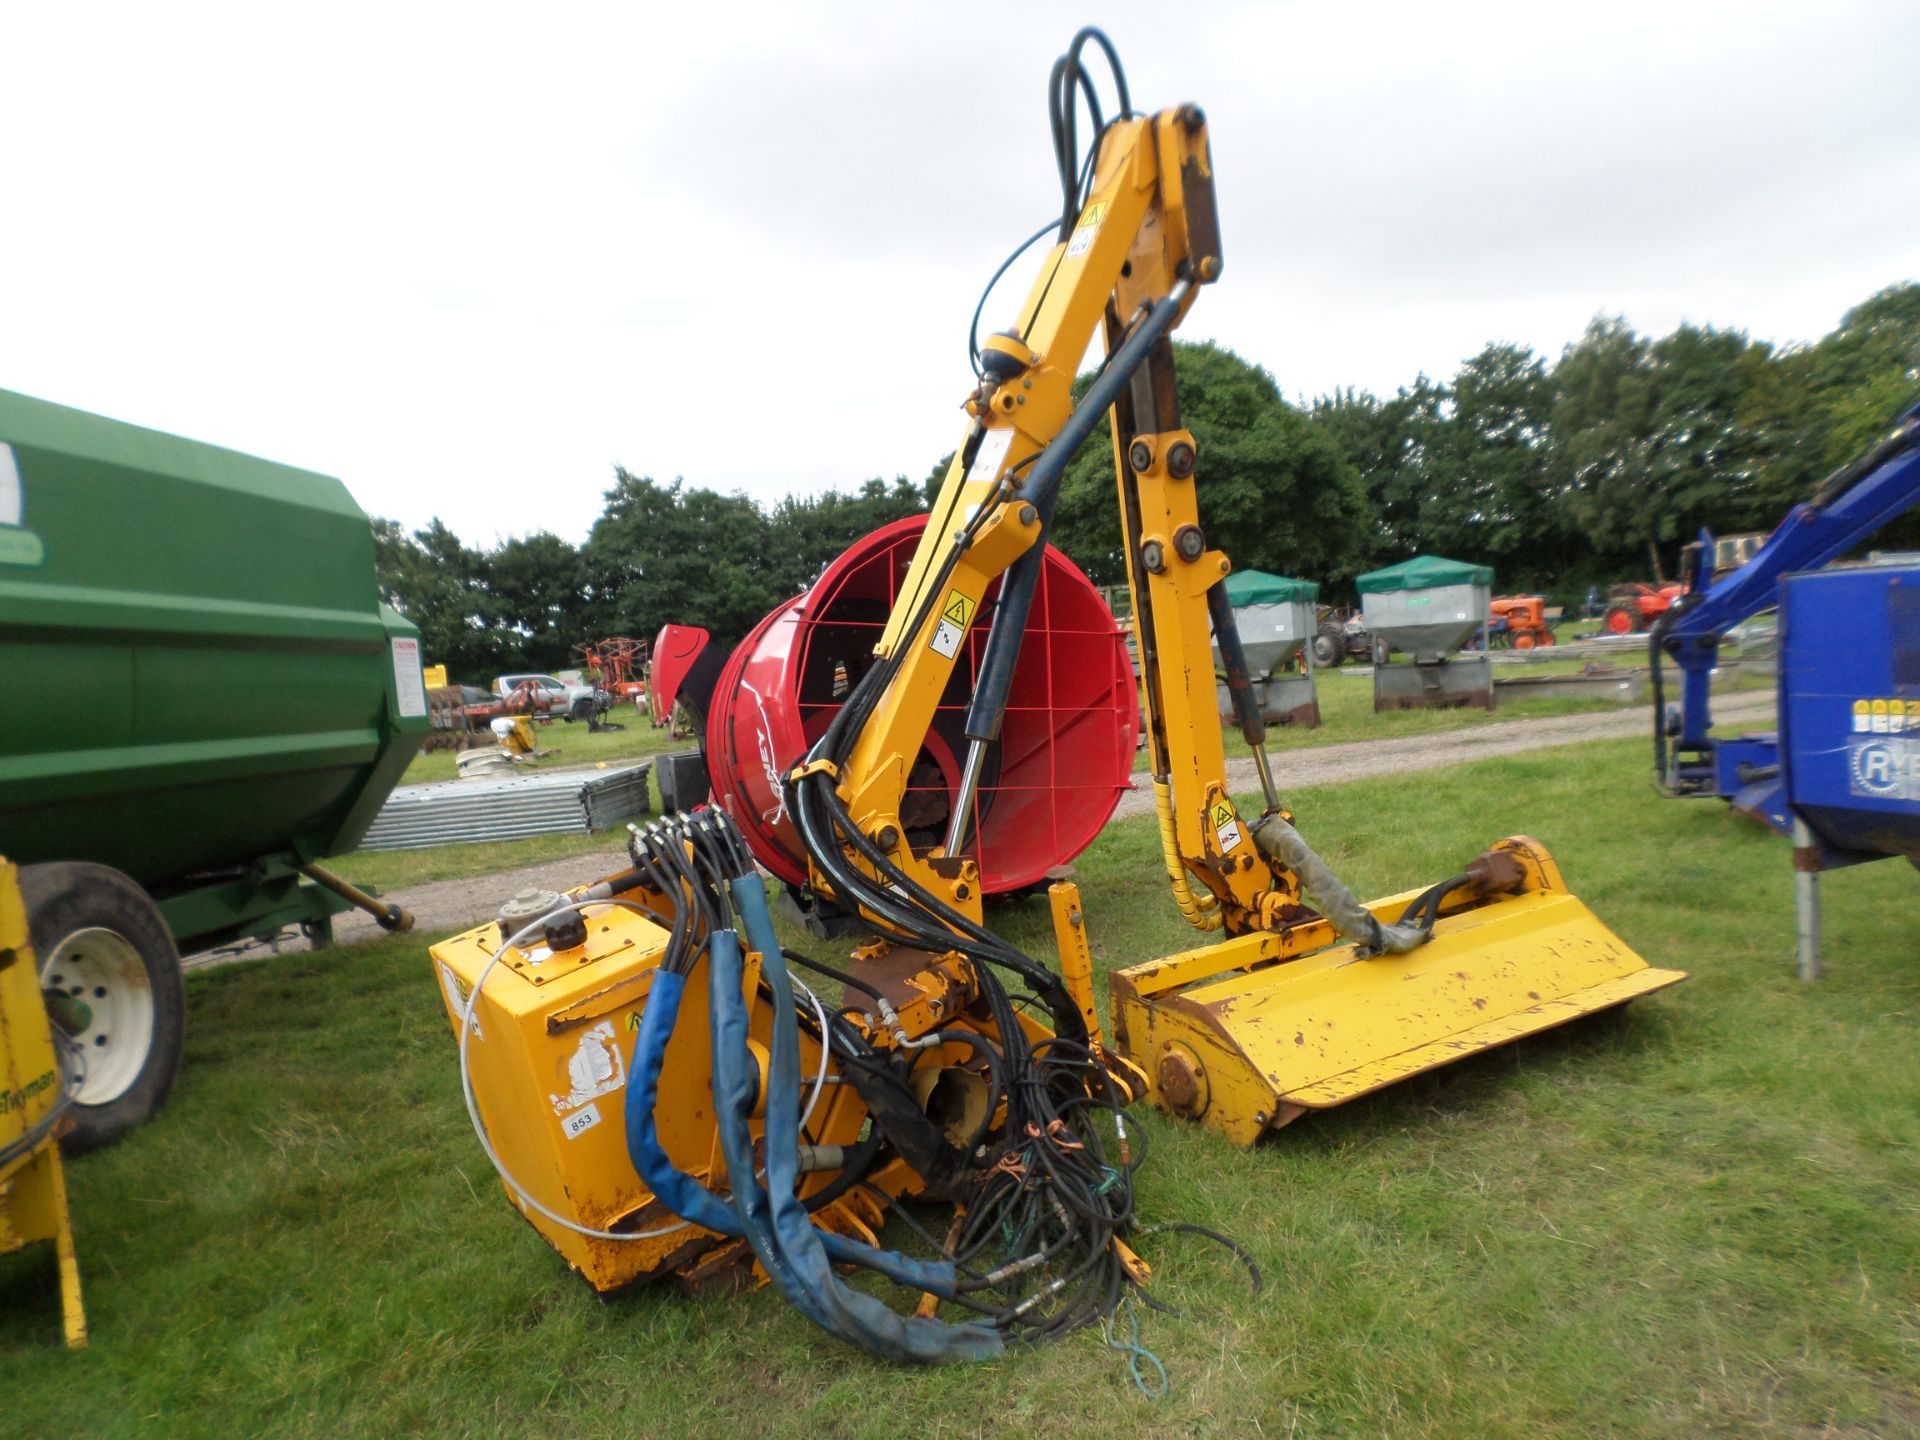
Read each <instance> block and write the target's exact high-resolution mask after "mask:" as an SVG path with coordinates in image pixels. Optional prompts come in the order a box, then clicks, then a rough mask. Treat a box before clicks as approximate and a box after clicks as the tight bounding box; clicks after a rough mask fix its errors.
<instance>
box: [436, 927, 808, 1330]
mask: <svg viewBox="0 0 1920 1440" xmlns="http://www.w3.org/2000/svg"><path fill="white" fill-rule="evenodd" d="M558 898H559V897H557V896H548V897H546V900H547V901H550V902H557V901H558ZM513 903H514V904H516V905H523V908H525V909H530V910H531V912H532V913H533V914H538V913H540V909H541V905H542V903H543V902H542V901H541V900H539V899H537V898H536V899H532V900H529V901H526V902H524V904H523V902H522V900H520V899H518V898H517V899H516V901H515V902H513ZM509 923H515V922H512V921H510V922H509ZM520 923H524V922H520ZM548 934H549V940H550V941H551V943H549V942H548V941H539V942H530V943H529V945H528V947H527V948H526V949H524V950H521V949H509V950H507V951H506V952H505V953H504V954H503V955H502V956H501V959H500V961H499V963H498V964H492V961H493V957H494V955H495V954H496V952H498V951H499V950H500V946H501V942H502V939H503V936H502V933H501V928H500V926H499V925H498V924H488V925H482V926H480V927H479V928H478V929H475V930H470V931H468V932H467V933H466V934H464V935H457V936H454V937H453V938H451V939H448V940H443V941H441V942H440V943H439V944H438V945H435V946H434V947H433V949H432V956H433V963H434V968H435V970H436V971H437V972H438V974H439V977H440V988H441V998H442V999H443V1000H444V1001H445V1002H446V1006H447V1016H448V1020H449V1022H450V1023H451V1024H452V1026H453V1028H454V1036H455V1039H456V1040H458V1038H459V1027H460V1017H461V1015H462V1014H463V1013H465V1010H466V1006H467V1000H468V997H469V996H470V995H471V994H472V991H473V986H474V985H475V983H476V982H478V981H479V979H480V977H481V975H482V974H483V972H485V973H486V981H485V984H484V986H483V987H482V989H481V993H480V1000H479V1003H478V1004H477V1005H475V1006H474V1013H473V1030H472V1034H471V1036H470V1038H469V1040H468V1044H467V1073H468V1075H469V1076H470V1077H471V1084H472V1089H473V1097H474V1101H475V1103H476V1104H477V1106H478V1109H479V1112H480V1118H481V1121H482V1123H483V1124H484V1126H485V1128H486V1134H487V1138H488V1141H489V1143H490V1144H491V1145H492V1147H493V1150H494V1152H495V1154H496V1156H497V1157H498V1160H499V1163H500V1164H501V1165H502V1166H503V1167H504V1168H505V1170H506V1172H507V1173H508V1174H509V1175H511V1176H512V1177H513V1178H514V1180H515V1181H517V1182H518V1183H519V1184H520V1186H521V1187H522V1188H523V1189H524V1190H525V1191H526V1192H527V1193H528V1194H530V1195H531V1196H532V1197H533V1198H534V1199H535V1200H537V1201H539V1202H540V1204H542V1205H544V1206H546V1207H547V1208H548V1209H550V1210H552V1211H554V1212H556V1213H557V1214H560V1215H563V1216H565V1217H566V1218H567V1219H569V1220H571V1221H573V1222H574V1223H575V1224H578V1225H580V1226H583V1227H585V1228H586V1229H590V1230H599V1231H606V1232H613V1233H619V1234H637V1235H643V1236H645V1237H646V1238H641V1239H633V1240H613V1239H596V1238H592V1237H589V1236H585V1235H581V1234H579V1233H577V1232H575V1231H573V1230H569V1229H567V1228H566V1227H565V1226H563V1225H558V1224H555V1223H554V1222H553V1221H552V1220H551V1219H549V1218H547V1217H546V1216H543V1215H541V1214H539V1213H538V1212H537V1210H535V1209H533V1208H532V1207H530V1206H529V1205H527V1204H526V1203H525V1202H524V1200H523V1199H522V1197H521V1196H519V1195H516V1194H514V1191H513V1186H512V1185H508V1187H507V1193H508V1196H509V1197H510V1198H511V1199H512V1201H513V1204H514V1205H515V1206H516V1208H518V1209H519V1210H520V1212H521V1214H522V1215H524V1216H525V1217H526V1218H527V1220H528V1222H529V1223H530V1224H532V1226H533V1227H534V1228H535V1229H536V1230H538V1231H539V1232H540V1233H541V1234H542V1235H543V1236H545V1237H546V1239H547V1241H548V1242H549V1243H550V1244H551V1245H552V1246H553V1247H554V1249H556V1250H558V1251H559V1252H560V1253H561V1255H563V1256H564V1257H565V1258H566V1260H567V1262H568V1263H569V1264H570V1265H572V1266H573V1267H574V1269H576V1270H578V1271H579V1272H580V1273H581V1274H582V1275H583V1276H584V1277H585V1278H586V1279H587V1281H588V1282H589V1283H590V1284H591V1285H592V1286H593V1287H594V1289H596V1290H598V1291H600V1292H602V1293H606V1292H609V1291H614V1290H619V1289H621V1288H623V1287H625V1286H627V1285H631V1284H634V1283H637V1282H640V1281H644V1280H648V1279H651V1278H654V1277H656V1276H658V1275H661V1274H664V1273H666V1272H668V1271H671V1270H678V1269H682V1268H683V1267H685V1266H686V1265H687V1264H688V1263H689V1262H690V1261H692V1260H694V1259H696V1258H697V1257H699V1256H700V1255H701V1254H702V1253H703V1252H705V1251H708V1250H711V1249H713V1248H714V1247H716V1246H720V1245H722V1244H724V1243H730V1242H724V1241H723V1238H722V1237H720V1236H716V1235H714V1234H712V1233H711V1232H709V1231H706V1230H700V1229H697V1228H695V1227H693V1226H690V1225H687V1224H685V1223H683V1222H681V1221H680V1220H678V1219H677V1218H676V1217H675V1216H674V1214H673V1213H672V1212H671V1211H670V1210H668V1209H667V1208H666V1206H664V1205H662V1204H661V1203H659V1202H658V1201H657V1200H655V1199H654V1197H653V1195H652V1194H651V1193H650V1192H649V1191H648V1190H647V1189H646V1188H645V1186H644V1185H643V1184H642V1183H641V1181H640V1177H639V1176H638V1175H637V1174H635V1172H634V1168H633V1164H632V1161H631V1160H630V1159H629V1157H628V1154H627V1142H626V1133H627V1132H626V1124H625V1113H624V1112H625V1106H626V1098H627V1066H628V1063H629V1061H630V1059H631V1057H632V1054H633V1044H634V1037H635V1036H636V1034H637V1033H638V1031H639V1028H640V1014H641V1011H642V1010H643V1009H644V1008H645V1007H646V1003H647V995H648V993H649V992H650V991H651V989H652V986H653V977H654V974H655V969H656V966H657V964H658V962H659V959H660V956H661V954H662V952H663V950H664V949H665V946H666V942H667V939H668V936H667V932H666V931H665V930H664V929H662V928H661V927H660V926H659V925H657V924H656V923H654V921H653V919H652V917H651V916H649V915H645V914H642V913H640V912H638V911H637V910H635V909H632V908H630V907H627V906H624V905H619V904H599V905H592V906H589V907H588V909H587V911H586V914H585V924H584V926H583V927H578V928H574V927H571V926H569V925H568V924H567V923H566V922H565V921H564V920H563V921H562V922H561V923H558V924H556V925H553V926H550V927H549V931H548ZM556 945H557V946H558V947H559V948H555V946H556ZM489 965H491V969H490V970H489V968H488V967H489ZM706 976H707V966H706V962H705V960H704V959H703V960H701V961H700V962H699V963H698V964H697V965H696V966H695V968H694V970H693V972H692V973H691V975H690V976H689V977H688V982H687V989H686V995H685V998H684V1001H683V1003H682V1007H681V1011H680V1014H681V1022H680V1024H679V1025H678V1026H676V1027H675V1030H674V1036H673V1040H672V1042H671V1043H670V1044H669V1045H668V1047H667V1052H666V1069H667V1071H668V1072H669V1073H675V1074H681V1075H699V1076H705V1075H707V1074H709V1073H710V1072H711V1068H712V1065H711V1055H710V1042H709V1036H708V1029H707V988H706ZM759 978H760V977H759V966H758V964H757V962H756V960H755V959H754V957H749V958H748V963H747V971H746V979H745V986H746V993H747V994H748V995H749V996H751V995H752V994H753V993H754V990H755V989H756V987H757V986H758V984H759ZM756 1038H759V1039H761V1040H764V1037H756ZM814 1053H815V1054H816V1055H817V1053H818V1051H817V1050H815V1052H814ZM657 1123H658V1128H659V1134H660V1141H661V1144H662V1146H663V1147H664V1148H665V1150H666V1152H667V1154H668V1156H669V1157H670V1158H671V1159H672V1160H673V1162H674V1163H675V1165H677V1166H678V1167H679V1168H680V1169H681V1170H684V1171H686V1172H687V1173H688V1174H691V1175H696V1176H700V1177H702V1178H703V1179H708V1180H715V1181H716V1182H717V1178H718V1177H722V1176H723V1175H724V1166H723V1165H722V1163H721V1161H720V1157H719V1155H718V1153H717V1147H716V1145H715V1142H714V1135H715V1128H714V1121H713V1111H712V1100H711V1098H710V1096H709V1095H708V1094H707V1092H706V1091H705V1089H704V1088H703V1089H700V1090H699V1091H698V1092H697V1094H696V1093H694V1092H693V1091H692V1090H691V1089H688V1090H683V1091H680V1092H677V1093H676V1097H675V1099H674V1103H672V1104H663V1105H661V1106H660V1107H659V1112H658V1117H657Z"/></svg>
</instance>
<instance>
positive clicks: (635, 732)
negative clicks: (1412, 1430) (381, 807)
mask: <svg viewBox="0 0 1920 1440" xmlns="http://www.w3.org/2000/svg"><path fill="white" fill-rule="evenodd" d="M615 715H616V718H622V722H623V723H624V724H625V725H626V729H624V730H609V731H605V732H603V733H601V734H598V735H595V734H592V733H590V732H589V731H588V730H587V728H586V727H585V726H584V725H581V724H579V723H577V722H576V723H574V724H571V725H569V724H566V723H564V722H561V721H555V722H553V723H551V724H548V725H546V726H535V727H534V734H535V738H536V739H537V740H538V741H539V743H540V744H542V745H551V746H554V747H556V749H557V750H558V751H559V753H558V754H556V755H554V756H553V757H552V758H551V759H549V760H547V761H546V762H545V763H544V764H542V765H541V766H539V767H537V768H539V769H541V770H553V769H557V768H564V767H568V766H573V765H580V764H585V763H587V762H593V763H595V764H605V763H608V762H610V761H615V760H627V759H634V758H641V757H645V756H650V755H662V754H665V753H667V752H668V751H671V750H691V749H693V748H695V747H696V746H697V745H698V744H699V741H697V740H692V739H688V738H686V737H684V736H683V737H681V738H679V739H677V740H676V739H670V738H669V737H668V734H667V732H666V731H665V730H656V729H654V728H653V727H652V726H651V725H650V724H648V723H647V721H646V718H645V717H644V716H641V717H638V718H625V717H622V716H621V713H620V712H618V711H616V712H615ZM455 763H456V762H455V757H454V752H453V751H450V750H437V751H435V752H434V753H432V754H431V755H418V756H415V757H414V761H413V763H412V764H411V765H409V766H408V767H407V772H406V774H405V775H403V776H402V777H401V783H402V784H404V785H417V784H422V783H424V782H427V781H433V780H451V779H453V778H454V775H455V773H456V771H455ZM647 804H648V807H649V811H650V813H653V814H658V813H659V811H660V780H659V775H658V773H657V772H655V773H652V774H649V775H648V776H647ZM620 845H621V837H620V836H619V835H617V834H615V835H540V836H536V837H534V838H532V839H529V840H498V841H483V842H481V843H479V844H472V845H435V846H431V847H428V848H427V849H423V850H376V851H366V852H361V853H356V854H351V855H341V856H337V857H336V858H334V859H332V860H329V861H327V868H328V869H330V870H333V871H334V872H336V873H337V874H339V875H341V876H344V877H345V878H346V879H348V880H351V881H352V882H353V883H354V884H356V885H371V886H373V887H374V888H375V889H376V890H379V891H388V890H395V889H398V888H400V887H402V886H406V885H421V884H425V883H426V882H427V881H430V880H453V879H459V878H463V877H465V876H468V875H488V874H493V873H495V872H496V871H501V870H507V869H511V868H512V867H514V866H516V865H536V864H540V863H542V862H544V861H548V860H563V859H566V858H567V857H569V856H573V855H579V856H590V855H609V854H614V855H617V853H618V851H619V849H620Z"/></svg>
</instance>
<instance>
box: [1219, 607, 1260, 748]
mask: <svg viewBox="0 0 1920 1440" xmlns="http://www.w3.org/2000/svg"><path fill="white" fill-rule="evenodd" d="M1207 614H1208V615H1209V616H1210V617H1211V618H1212V620H1213V640H1214V643H1215V644H1216V645H1218V646H1219V647H1220V658H1221V660H1222V661H1224V662H1225V665H1226V671H1227V693H1228V694H1229V695H1231V696H1232V697H1233V713H1234V718H1235V719H1237V720H1238V721H1239V722H1240V738H1241V739H1243V740H1245V741H1246V742H1247V744H1249V745H1252V746H1255V747H1259V746H1261V745H1265V744H1266V743H1267V726H1266V722H1265V721H1264V720H1262V719H1261V718H1260V706H1259V704H1258V702H1256V701H1255V700H1254V698H1253V679H1252V677H1251V676H1250V675H1249V674H1248V671H1247V652H1246V648H1245V647H1244V646H1243V645H1241V643H1240V626H1239V624H1238V623H1237V622H1236V621H1235V620H1234V618H1233V603H1232V602H1231V601H1230V600H1228V599H1227V582H1226V581H1225V579H1221V580H1217V581H1215V582H1214V583H1213V584H1212V585H1210V586H1209V587H1208V588H1207Z"/></svg>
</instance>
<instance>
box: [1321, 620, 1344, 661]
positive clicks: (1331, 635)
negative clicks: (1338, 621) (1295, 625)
mask: <svg viewBox="0 0 1920 1440" xmlns="http://www.w3.org/2000/svg"><path fill="white" fill-rule="evenodd" d="M1346 658H1347V633H1346V631H1344V630H1342V629H1341V628H1340V627H1339V626H1338V625H1322V626H1321V627H1320V628H1319V629H1318V630H1316V631H1314V632H1313V663H1314V664H1315V665H1318V666H1319V667H1320V668H1321V669H1322V670H1332V669H1334V668H1335V667H1336V666H1338V665H1339V664H1340V662H1341V661H1342V660H1345V659H1346Z"/></svg>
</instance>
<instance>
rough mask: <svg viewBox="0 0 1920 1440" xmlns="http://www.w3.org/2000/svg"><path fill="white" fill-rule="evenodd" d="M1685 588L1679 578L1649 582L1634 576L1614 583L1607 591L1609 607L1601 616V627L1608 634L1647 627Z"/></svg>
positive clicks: (1665, 611)
mask: <svg viewBox="0 0 1920 1440" xmlns="http://www.w3.org/2000/svg"><path fill="white" fill-rule="evenodd" d="M1683 588H1684V587H1683V586H1681V585H1680V583H1679V582H1678V581H1669V582H1667V583H1666V584H1662V585H1648V584H1646V583H1644V582H1643V581H1638V580H1635V581H1632V582H1630V583H1629V584H1625V585H1615V586H1614V587H1613V588H1612V589H1611V590H1609V591H1607V609H1606V613H1605V614H1604V615H1602V616H1601V618H1600V625H1601V628H1602V629H1604V630H1605V631H1606V632H1607V633H1608V634H1609V635H1631V634H1633V633H1634V632H1635V631H1636V630H1645V629H1646V628H1647V627H1648V626H1650V625H1652V624H1653V622H1654V621H1655V620H1657V619H1659V618H1660V617H1661V616H1662V615H1664V614H1666V613H1667V611H1668V610H1669V609H1671V608H1672V607H1673V602H1674V601H1676V600H1678V599H1679V598H1680V596H1681V593H1682V590H1683Z"/></svg>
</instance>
